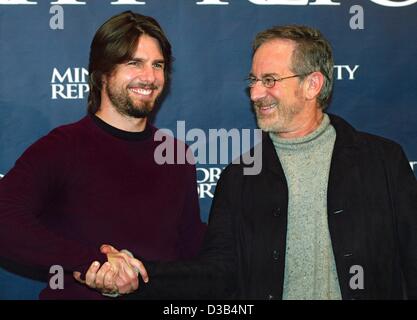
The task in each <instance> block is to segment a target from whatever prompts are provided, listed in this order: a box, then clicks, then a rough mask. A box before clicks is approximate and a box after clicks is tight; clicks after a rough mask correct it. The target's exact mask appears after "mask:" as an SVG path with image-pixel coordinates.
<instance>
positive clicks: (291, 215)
mask: <svg viewBox="0 0 417 320" xmlns="http://www.w3.org/2000/svg"><path fill="white" fill-rule="evenodd" d="M270 137H271V139H272V141H273V143H274V146H275V150H276V152H277V154H278V157H279V159H280V161H281V164H282V167H283V169H284V173H285V177H286V179H287V184H288V196H289V199H288V200H289V202H288V226H287V244H286V246H287V247H286V254H285V275H284V288H283V289H284V290H283V296H282V298H283V299H287V300H292V299H297V300H298V299H341V293H340V287H339V282H338V278H337V272H336V263H335V260H334V255H333V250H332V244H331V239H330V233H329V227H328V222H327V184H328V180H329V171H330V161H331V156H332V152H333V147H334V142H335V140H336V131H335V129H334V128H333V126H332V125H331V124H330V119H329V117H328V116H327V114H324V117H323V120H322V122H321V124H320V126H319V127H318V128H317V129H316V130H315V131H313V132H312V133H310V134H309V135H307V136H305V137H301V138H295V139H283V138H280V137H278V136H277V135H275V134H271V133H270Z"/></svg>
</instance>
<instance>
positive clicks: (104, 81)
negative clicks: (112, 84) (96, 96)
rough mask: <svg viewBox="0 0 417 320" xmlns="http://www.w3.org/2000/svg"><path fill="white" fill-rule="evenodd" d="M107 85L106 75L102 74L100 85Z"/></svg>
mask: <svg viewBox="0 0 417 320" xmlns="http://www.w3.org/2000/svg"><path fill="white" fill-rule="evenodd" d="M106 83H107V75H105V74H103V75H102V76H101V85H104V84H106Z"/></svg>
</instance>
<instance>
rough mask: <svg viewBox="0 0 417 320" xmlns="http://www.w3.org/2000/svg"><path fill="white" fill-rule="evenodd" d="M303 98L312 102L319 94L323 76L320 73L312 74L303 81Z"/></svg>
mask: <svg viewBox="0 0 417 320" xmlns="http://www.w3.org/2000/svg"><path fill="white" fill-rule="evenodd" d="M305 84H306V85H305V97H306V99H307V100H313V99H315V98H317V96H318V95H319V94H320V91H321V89H322V88H323V85H324V76H323V74H322V73H321V72H318V71H316V72H313V73H311V74H310V75H308V76H307V78H306V79H305Z"/></svg>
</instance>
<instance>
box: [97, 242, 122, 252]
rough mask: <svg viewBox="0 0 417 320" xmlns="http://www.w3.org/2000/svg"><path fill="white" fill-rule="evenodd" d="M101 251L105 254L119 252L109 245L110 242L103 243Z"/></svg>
mask: <svg viewBox="0 0 417 320" xmlns="http://www.w3.org/2000/svg"><path fill="white" fill-rule="evenodd" d="M100 252H101V253H104V254H109V253H118V252H119V250H117V249H116V248H115V247H113V246H111V245H109V244H103V245H102V246H101V247H100Z"/></svg>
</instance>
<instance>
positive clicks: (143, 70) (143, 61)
mask: <svg viewBox="0 0 417 320" xmlns="http://www.w3.org/2000/svg"><path fill="white" fill-rule="evenodd" d="M164 68H165V64H164V57H163V55H162V52H161V48H160V46H159V43H158V41H157V40H156V39H155V38H152V37H150V36H148V35H146V34H144V35H142V36H141V37H140V38H139V40H138V44H137V48H136V51H135V53H134V55H133V57H132V59H131V60H129V61H127V62H125V63H122V64H119V65H117V66H116V68H115V70H114V71H113V72H112V74H111V75H110V76H104V78H103V87H104V90H103V94H105V95H107V97H108V101H110V102H111V105H112V107H113V108H114V109H115V110H116V111H117V112H118V113H120V114H121V115H124V116H129V117H133V118H145V117H147V116H148V115H149V114H150V112H151V111H152V110H153V107H154V105H155V101H156V99H157V98H158V97H159V96H160V94H161V92H162V90H163V88H164V83H165V78H164Z"/></svg>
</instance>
